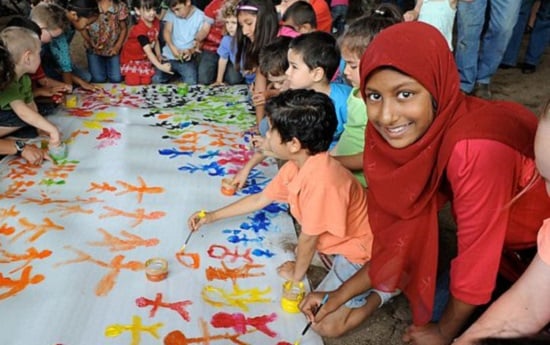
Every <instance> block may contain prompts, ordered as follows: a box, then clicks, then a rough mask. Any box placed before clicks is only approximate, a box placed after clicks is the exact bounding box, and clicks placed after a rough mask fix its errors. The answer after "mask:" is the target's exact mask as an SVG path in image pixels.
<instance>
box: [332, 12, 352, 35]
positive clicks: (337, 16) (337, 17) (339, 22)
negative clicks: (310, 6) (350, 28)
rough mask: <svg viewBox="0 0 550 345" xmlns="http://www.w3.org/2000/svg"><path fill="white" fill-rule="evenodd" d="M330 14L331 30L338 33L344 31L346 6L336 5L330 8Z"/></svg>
mask: <svg viewBox="0 0 550 345" xmlns="http://www.w3.org/2000/svg"><path fill="white" fill-rule="evenodd" d="M330 14H331V15H332V32H334V33H336V34H338V35H340V34H342V33H343V32H344V28H345V26H346V16H347V14H348V6H345V5H338V6H334V7H332V8H331V9H330Z"/></svg>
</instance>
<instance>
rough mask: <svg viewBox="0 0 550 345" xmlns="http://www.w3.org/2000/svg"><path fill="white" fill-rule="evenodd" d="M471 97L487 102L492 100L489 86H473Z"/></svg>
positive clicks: (477, 84) (479, 84) (480, 84)
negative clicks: (486, 100)
mask: <svg viewBox="0 0 550 345" xmlns="http://www.w3.org/2000/svg"><path fill="white" fill-rule="evenodd" d="M472 95H474V96H476V97H479V98H483V99H488V100H490V99H492V98H493V95H492V94H491V89H490V88H489V84H482V83H476V85H475V86H474V91H472Z"/></svg>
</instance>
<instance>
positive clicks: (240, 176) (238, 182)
mask: <svg viewBox="0 0 550 345" xmlns="http://www.w3.org/2000/svg"><path fill="white" fill-rule="evenodd" d="M249 174H250V169H248V168H246V167H244V168H242V169H241V170H239V172H238V173H237V174H235V176H234V177H233V182H232V183H233V185H235V186H237V189H241V188H243V187H244V186H245V185H246V180H247V179H248V175H249Z"/></svg>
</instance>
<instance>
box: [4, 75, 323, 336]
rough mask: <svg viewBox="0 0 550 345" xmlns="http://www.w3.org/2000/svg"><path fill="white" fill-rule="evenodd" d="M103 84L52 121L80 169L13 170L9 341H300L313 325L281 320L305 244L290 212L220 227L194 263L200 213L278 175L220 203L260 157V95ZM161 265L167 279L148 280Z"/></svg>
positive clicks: (64, 165)
mask: <svg viewBox="0 0 550 345" xmlns="http://www.w3.org/2000/svg"><path fill="white" fill-rule="evenodd" d="M103 86H104V89H103V90H101V91H99V92H96V93H94V94H89V93H81V94H79V101H78V106H77V107H76V108H72V109H66V108H64V107H62V108H60V109H59V110H58V111H57V113H56V114H55V115H52V116H50V117H49V119H50V120H51V121H52V122H54V123H55V124H56V125H58V127H59V128H60V129H61V131H62V133H63V139H64V140H65V141H66V143H67V147H68V157H67V158H66V159H63V160H60V161H58V162H57V164H52V163H50V162H45V163H44V164H43V165H42V166H41V167H35V166H31V165H28V164H26V163H25V161H24V160H23V159H21V158H17V157H7V158H5V159H4V160H3V161H2V162H1V163H0V174H1V180H0V185H1V186H0V263H1V266H0V267H1V270H0V329H1V330H2V331H1V332H0V344H2V345H55V344H62V345H109V344H116V345H147V344H163V343H164V342H166V341H168V339H167V335H169V334H172V336H174V335H176V336H175V337H173V338H171V340H172V341H173V340H174V339H176V341H177V344H212V345H215V344H254V345H260V344H261V345H263V344H266V345H269V344H273V345H275V344H292V343H294V341H295V340H296V339H297V338H298V336H299V334H300V332H301V331H302V329H303V328H304V326H305V325H306V319H305V317H304V316H303V315H302V314H301V313H297V314H291V313H287V312H285V311H283V310H282V309H281V306H280V300H281V294H282V288H281V286H282V284H283V280H282V279H281V278H280V277H278V276H277V272H276V268H277V266H278V265H280V264H281V263H283V262H284V261H286V260H289V259H292V258H293V256H294V253H293V251H292V250H291V249H289V248H292V245H293V244H295V243H296V234H295V231H294V226H293V223H292V220H291V218H290V217H289V215H288V210H287V206H286V205H284V204H272V205H271V206H269V207H267V208H266V209H264V210H261V211H259V212H255V213H253V214H249V215H246V216H242V217H235V218H232V219H228V220H224V221H220V222H218V223H214V224H208V225H206V226H204V227H203V228H201V229H200V230H199V231H198V232H197V233H195V234H193V235H192V236H191V238H190V240H189V243H188V245H187V247H186V249H185V251H184V252H183V253H181V252H180V248H181V247H182V244H183V243H184V241H185V238H186V237H187V235H188V233H189V230H188V228H187V218H188V217H189V215H190V214H191V213H192V212H193V211H196V210H199V209H206V210H212V209H214V208H218V207H220V206H223V205H226V204H228V203H229V202H232V201H235V200H237V198H239V197H242V196H243V195H246V194H250V193H255V192H258V191H259V190H261V189H262V188H263V186H265V184H266V183H268V181H269V180H270V179H271V178H272V177H273V176H274V174H275V173H276V170H277V167H276V164H275V162H274V161H269V160H268V161H266V162H265V163H264V164H263V165H261V166H258V167H257V168H256V169H254V170H253V172H252V173H251V174H250V177H249V181H248V185H247V187H246V188H244V189H243V190H241V191H239V192H237V194H236V195H235V196H225V195H223V194H222V193H221V192H220V187H221V180H222V179H223V178H224V176H229V175H232V174H234V173H235V172H236V171H238V169H239V168H240V167H241V166H242V165H243V164H244V162H246V161H247V160H248V158H249V157H250V156H251V155H252V151H250V148H249V145H248V143H247V142H246V140H245V139H246V135H243V132H245V131H246V130H247V129H248V128H249V127H250V126H251V125H252V124H253V121H254V116H253V115H251V114H250V112H249V109H247V104H246V102H244V101H245V99H246V89H245V88H244V87H240V86H237V87H226V88H207V87H192V88H190V90H189V92H188V93H187V94H186V95H185V96H183V95H182V94H184V93H185V90H182V89H181V88H179V87H178V86H177V85H164V86H149V87H139V88H132V87H124V86H121V85H111V84H106V85H103ZM36 140H37V141H38V142H39V141H40V140H41V139H40V138H38V139H36ZM151 258H162V259H164V260H166V261H167V263H168V276H167V277H166V279H164V280H161V281H156V282H155V281H150V280H148V279H147V278H146V274H145V263H146V261H147V260H148V259H151ZM301 343H302V344H304V345H305V344H322V340H321V338H320V337H319V336H318V335H317V334H315V332H313V331H309V332H308V333H307V334H306V336H305V337H304V338H303V340H302V342H301Z"/></svg>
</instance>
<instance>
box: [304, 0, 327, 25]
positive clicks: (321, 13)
mask: <svg viewBox="0 0 550 345" xmlns="http://www.w3.org/2000/svg"><path fill="white" fill-rule="evenodd" d="M309 3H310V4H311V7H313V11H315V19H317V30H319V31H324V32H328V33H331V32H332V15H331V14H330V7H328V4H327V2H326V1H325V0H309Z"/></svg>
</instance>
